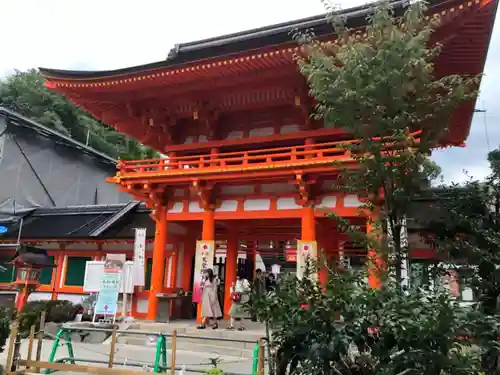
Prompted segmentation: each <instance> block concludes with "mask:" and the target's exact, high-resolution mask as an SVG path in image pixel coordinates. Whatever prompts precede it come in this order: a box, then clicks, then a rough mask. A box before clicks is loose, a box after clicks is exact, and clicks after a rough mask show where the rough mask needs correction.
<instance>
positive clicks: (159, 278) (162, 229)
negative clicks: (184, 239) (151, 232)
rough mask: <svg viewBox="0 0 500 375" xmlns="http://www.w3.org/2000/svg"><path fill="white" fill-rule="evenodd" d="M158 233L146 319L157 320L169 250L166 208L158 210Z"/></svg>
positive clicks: (156, 232)
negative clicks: (159, 297)
mask: <svg viewBox="0 0 500 375" xmlns="http://www.w3.org/2000/svg"><path fill="white" fill-rule="evenodd" d="M156 215H157V216H156V231H155V242H154V247H153V264H152V270H151V284H150V285H151V288H150V290H149V297H148V313H147V315H146V319H148V320H156V317H157V316H158V297H157V294H158V293H161V291H162V289H163V274H164V272H165V251H166V248H167V215H166V211H165V208H164V207H161V208H157V209H156Z"/></svg>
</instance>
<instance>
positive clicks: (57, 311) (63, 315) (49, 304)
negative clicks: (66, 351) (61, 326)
mask: <svg viewBox="0 0 500 375" xmlns="http://www.w3.org/2000/svg"><path fill="white" fill-rule="evenodd" d="M78 308H79V307H78V306H76V305H74V304H73V303H72V302H70V301H63V300H55V301H32V302H28V303H27V304H26V305H25V306H24V308H23V310H22V311H21V312H20V313H19V314H18V319H19V332H20V333H21V335H23V336H25V335H27V334H28V333H29V330H30V328H31V326H32V325H35V327H36V330H38V329H39V328H40V317H41V315H42V312H43V311H45V312H46V315H45V321H46V322H53V323H65V322H70V321H73V320H74V319H75V316H76V314H77V311H78Z"/></svg>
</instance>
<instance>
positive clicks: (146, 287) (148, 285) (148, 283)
mask: <svg viewBox="0 0 500 375" xmlns="http://www.w3.org/2000/svg"><path fill="white" fill-rule="evenodd" d="M152 271H153V259H152V258H148V259H147V261H146V278H145V279H144V290H149V289H151V273H152Z"/></svg>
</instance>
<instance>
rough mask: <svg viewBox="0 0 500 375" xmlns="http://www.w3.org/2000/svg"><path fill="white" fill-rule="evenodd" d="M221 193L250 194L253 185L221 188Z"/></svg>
mask: <svg viewBox="0 0 500 375" xmlns="http://www.w3.org/2000/svg"><path fill="white" fill-rule="evenodd" d="M220 190H221V193H222V194H226V195H246V194H252V193H253V190H254V187H253V185H237V186H222V187H221V189H220Z"/></svg>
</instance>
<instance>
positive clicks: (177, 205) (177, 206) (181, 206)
mask: <svg viewBox="0 0 500 375" xmlns="http://www.w3.org/2000/svg"><path fill="white" fill-rule="evenodd" d="M183 209H184V203H183V202H175V203H174V205H173V206H172V208H170V209H169V210H168V212H169V213H179V212H182V210H183Z"/></svg>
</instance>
